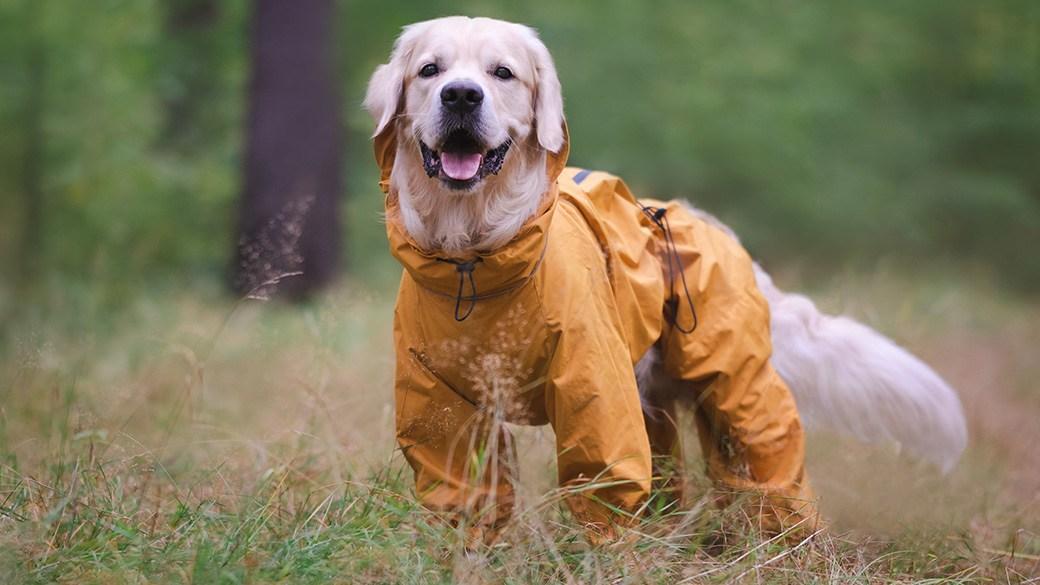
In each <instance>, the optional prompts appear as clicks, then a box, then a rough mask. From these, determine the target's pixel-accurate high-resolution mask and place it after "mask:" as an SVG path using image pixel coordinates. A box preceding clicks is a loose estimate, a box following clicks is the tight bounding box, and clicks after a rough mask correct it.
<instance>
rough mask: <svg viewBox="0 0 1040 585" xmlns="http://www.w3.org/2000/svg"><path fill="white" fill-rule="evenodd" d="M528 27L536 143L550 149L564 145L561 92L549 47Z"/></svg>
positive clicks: (552, 150) (555, 149)
mask: <svg viewBox="0 0 1040 585" xmlns="http://www.w3.org/2000/svg"><path fill="white" fill-rule="evenodd" d="M528 30H529V31H530V33H531V34H530V41H529V43H528V44H529V46H530V48H531V53H532V56H533V58H534V66H535V101H534V121H535V132H537V134H538V144H540V145H541V147H542V148H544V149H546V150H548V151H549V152H554V153H556V152H560V149H561V148H563V92H562V90H561V88H560V78H559V77H557V75H556V66H555V65H553V60H552V55H550V54H549V49H547V48H545V45H544V44H543V43H542V41H541V40H539V38H538V33H536V32H535V31H534V29H528Z"/></svg>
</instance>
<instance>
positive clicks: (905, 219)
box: [0, 0, 1040, 312]
mask: <svg viewBox="0 0 1040 585" xmlns="http://www.w3.org/2000/svg"><path fill="white" fill-rule="evenodd" d="M507 4H510V3H495V2H436V1H423V2H393V3H383V2H361V1H357V0H350V1H341V2H337V3H335V13H334V18H335V22H334V23H333V24H334V31H333V33H332V34H333V35H334V37H333V38H331V39H330V42H331V47H332V50H334V51H335V52H336V54H335V59H336V68H335V71H334V72H333V74H334V75H335V76H336V78H335V79H334V80H333V83H335V84H336V85H337V87H338V88H339V90H340V94H341V100H340V112H339V114H340V116H341V121H342V124H343V125H344V127H345V129H346V134H345V137H346V140H345V141H346V148H345V149H344V151H343V155H342V160H341V165H342V174H343V177H344V178H345V182H344V186H343V188H342V192H341V193H338V194H337V196H339V197H340V198H342V201H343V202H344V205H343V207H342V218H341V219H342V222H343V226H344V228H343V229H344V233H345V238H344V240H343V241H344V250H345V251H346V254H347V256H346V259H347V261H346V262H345V263H344V266H345V267H348V271H349V272H348V273H349V274H350V275H351V277H354V278H357V279H359V280H364V281H369V280H370V279H372V278H378V276H379V275H382V276H383V277H384V278H383V280H379V281H378V282H381V283H385V282H386V281H387V280H388V279H390V280H392V277H390V276H388V273H390V272H392V268H389V266H390V262H391V261H390V260H389V256H388V254H386V252H385V246H384V243H383V239H382V232H381V227H380V226H379V222H378V211H379V208H380V206H381V199H380V194H379V191H378V189H377V188H376V186H375V169H374V165H373V164H372V157H371V151H370V148H369V147H368V142H367V138H368V135H369V133H370V130H371V123H370V121H369V119H368V117H367V115H366V114H364V112H363V111H362V110H361V108H360V102H361V99H362V96H363V92H364V84H365V82H366V81H367V78H368V76H369V75H370V74H371V72H372V70H373V69H374V67H375V66H376V65H377V64H379V63H382V62H383V61H384V60H385V59H386V55H387V53H388V52H389V48H390V45H391V42H392V39H393V38H394V37H395V36H396V34H397V32H398V30H399V28H400V27H401V26H402V24H404V23H408V22H413V21H416V20H421V19H425V18H428V17H432V16H437V15H443V14H454V13H466V14H485V15H493V16H499V17H503V18H507V19H512V20H517V21H522V22H526V23H530V24H531V25H532V26H535V27H536V28H537V29H538V30H539V31H540V32H541V35H542V37H543V39H544V40H545V42H546V43H547V44H548V45H549V47H550V48H551V49H552V51H553V53H554V55H555V58H556V60H557V65H558V68H559V71H560V77H561V78H562V81H563V87H564V91H565V94H566V99H567V116H568V120H569V123H570V126H571V130H572V136H573V139H574V147H573V149H572V152H573V161H574V162H575V163H576V164H580V165H584V166H589V167H594V168H602V169H609V170H611V171H613V172H616V173H617V174H620V175H622V176H624V177H625V178H626V179H627V180H628V181H629V182H631V183H632V184H634V185H635V186H636V187H637V189H638V190H637V192H639V193H647V194H653V195H655V196H658V197H671V196H683V197H688V198H690V199H691V200H693V201H695V202H696V203H698V204H699V205H702V206H704V207H705V208H707V209H710V210H712V211H714V212H716V213H717V214H718V215H719V216H721V217H722V218H723V219H724V220H725V221H727V222H729V223H731V224H732V225H734V226H735V227H736V228H737V230H738V232H739V233H740V234H741V235H742V237H743V238H744V240H745V241H746V243H747V244H748V246H749V247H750V248H751V249H752V251H753V252H754V253H755V255H756V256H758V257H760V258H762V259H764V260H765V261H766V262H767V263H768V264H770V265H773V264H777V263H798V264H800V265H803V266H811V267H817V266H826V269H827V270H828V271H830V270H831V269H833V268H834V267H839V268H845V267H853V268H855V269H856V270H866V271H869V270H872V269H874V268H875V267H876V266H877V264H878V263H879V262H887V261H891V262H894V263H896V264H898V265H899V267H900V268H903V269H909V270H910V271H913V272H916V271H917V270H919V268H920V267H921V265H922V264H926V265H928V266H929V267H930V268H931V267H935V266H936V265H941V266H942V267H943V268H945V269H948V270H950V271H954V272H957V273H965V271H971V272H972V273H973V274H976V275H980V276H983V277H985V278H993V279H996V280H999V281H1000V283H1001V284H1002V285H1005V284H1006V285H1007V286H1010V287H1015V288H1016V289H1017V290H1021V291H1024V292H1030V293H1035V292H1036V291H1037V290H1038V287H1040V254H1036V253H1035V249H1036V246H1037V243H1038V242H1040V164H1038V162H1037V156H1038V153H1040V112H1038V103H1040V74H1038V69H1040V67H1038V61H1040V48H1038V43H1040V37H1038V34H1040V33H1038V32H1037V27H1038V19H1040V17H1038V14H1037V13H1038V10H1040V8H1038V7H1037V4H1036V3H1035V2H1033V1H1031V0H996V1H993V2H959V1H953V2H951V1H940V0H921V1H918V2H898V1H887V0H884V1H880V2H871V3H867V4H862V3H860V4H846V3H839V4H832V3H826V2H811V3H801V2H774V3H764V2H679V1H675V2H661V3H655V4H654V5H653V6H652V7H650V6H645V5H643V4H640V3H634V2H622V1H616V2H612V1H607V2H597V3H596V4H595V5H590V4H586V3H562V2H525V3H523V4H519V3H517V4H515V5H513V6H512V7H509V6H508V5H507ZM0 6H2V10H3V13H2V14H3V19H2V21H0V27H2V28H0V48H2V53H3V55H4V59H3V83H2V89H0V91H2V94H0V130H2V135H3V136H4V139H3V141H2V144H0V193H2V194H3V197H2V199H0V234H2V235H0V250H2V252H0V262H2V266H3V274H4V275H5V278H4V279H3V283H2V290H3V293H2V294H3V297H2V298H3V306H4V307H6V310H5V312H9V311H10V310H11V307H12V305H15V304H19V305H20V304H21V303H23V302H26V301H27V300H31V299H25V298H19V299H18V300H17V301H16V300H15V296H14V294H15V293H14V289H15V285H18V284H28V285H32V286H36V285H41V284H46V283H50V284H51V285H53V286H56V287H61V286H69V285H70V283H73V282H74V283H75V285H76V286H88V287H90V288H94V289H98V290H99V291H103V292H99V294H103V295H105V296H109V295H111V296H112V297H113V298H119V297H125V296H126V295H133V294H137V292H138V291H139V290H140V287H142V286H144V287H148V286H159V285H169V286H176V287H198V286H203V287H205V286H210V285H211V284H212V283H213V282H216V281H219V280H221V278H223V277H224V276H225V273H226V269H227V265H228V263H229V262H230V257H231V254H232V250H233V246H234V244H235V241H236V240H235V229H234V228H235V222H236V214H237V211H238V209H237V207H236V204H237V202H238V201H239V198H240V196H241V193H242V188H243V187H242V186H243V182H244V180H243V175H244V170H243V150H244V145H245V143H246V135H245V131H246V128H247V124H246V122H247V111H248V104H249V101H248V92H249V89H250V86H249V77H250V65H251V54H250V45H249V32H250V26H249V18H250V5H249V3H247V2H244V1H221V2H217V1H215V0H214V1H203V0H176V1H171V2H156V1H149V0H99V1H97V2H90V3H74V2H59V1H44V2H25V1H19V0H4V1H3V3H2V4H0ZM178 11H180V12H178ZM185 14H187V16H184V15H185ZM178 15H180V18H179V20H178ZM23 279H25V280H29V281H30V282H25V283H22V282H21V281H22V280H23Z"/></svg>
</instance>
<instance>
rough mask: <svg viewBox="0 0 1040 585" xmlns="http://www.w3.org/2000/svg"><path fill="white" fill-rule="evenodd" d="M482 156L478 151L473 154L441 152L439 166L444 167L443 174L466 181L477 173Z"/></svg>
mask: <svg viewBox="0 0 1040 585" xmlns="http://www.w3.org/2000/svg"><path fill="white" fill-rule="evenodd" d="M482 158H483V157H482V156H481V155H480V153H479V152H475V153H473V154H464V153H461V152H442V153H441V168H442V169H444V174H445V175H448V176H449V177H451V178H452V179H455V180H456V181H468V180H470V179H472V178H473V177H475V176H476V175H477V171H478V170H480V160H481V159H482Z"/></svg>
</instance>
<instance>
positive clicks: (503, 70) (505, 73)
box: [495, 67, 513, 79]
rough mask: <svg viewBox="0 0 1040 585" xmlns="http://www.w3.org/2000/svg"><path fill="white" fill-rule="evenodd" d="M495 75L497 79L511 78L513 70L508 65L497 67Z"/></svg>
mask: <svg viewBox="0 0 1040 585" xmlns="http://www.w3.org/2000/svg"><path fill="white" fill-rule="evenodd" d="M495 77H497V78H499V79H512V78H513V72H512V71H510V70H509V68H508V67H499V68H497V69H495Z"/></svg>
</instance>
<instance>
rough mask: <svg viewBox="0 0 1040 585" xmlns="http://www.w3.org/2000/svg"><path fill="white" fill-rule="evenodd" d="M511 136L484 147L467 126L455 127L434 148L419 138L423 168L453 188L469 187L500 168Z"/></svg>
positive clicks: (496, 172) (427, 173) (494, 173)
mask: <svg viewBox="0 0 1040 585" xmlns="http://www.w3.org/2000/svg"><path fill="white" fill-rule="evenodd" d="M511 145H512V142H511V141H510V140H506V141H505V142H503V143H502V144H500V145H498V146H496V147H495V148H492V149H491V150H485V148H486V147H485V146H483V145H482V143H481V142H480V141H479V140H477V139H476V137H474V136H473V135H472V134H471V133H469V132H468V131H466V130H462V129H460V130H455V131H453V132H452V133H451V134H448V137H447V138H446V139H445V140H444V142H442V143H441V145H440V147H439V148H438V149H437V150H434V149H432V148H430V147H429V146H427V145H426V143H425V142H423V141H422V140H420V141H419V150H420V151H422V158H423V168H424V169H425V170H426V175H427V176H428V177H431V178H432V177H437V178H439V179H440V180H441V181H443V182H444V183H445V184H447V185H448V186H449V187H451V188H453V189H469V188H470V187H472V186H473V185H476V184H477V183H478V182H480V180H481V179H483V178H485V177H487V176H488V175H497V174H498V171H500V170H502V164H503V163H504V162H505V160H506V153H507V152H509V147H510V146H511Z"/></svg>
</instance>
